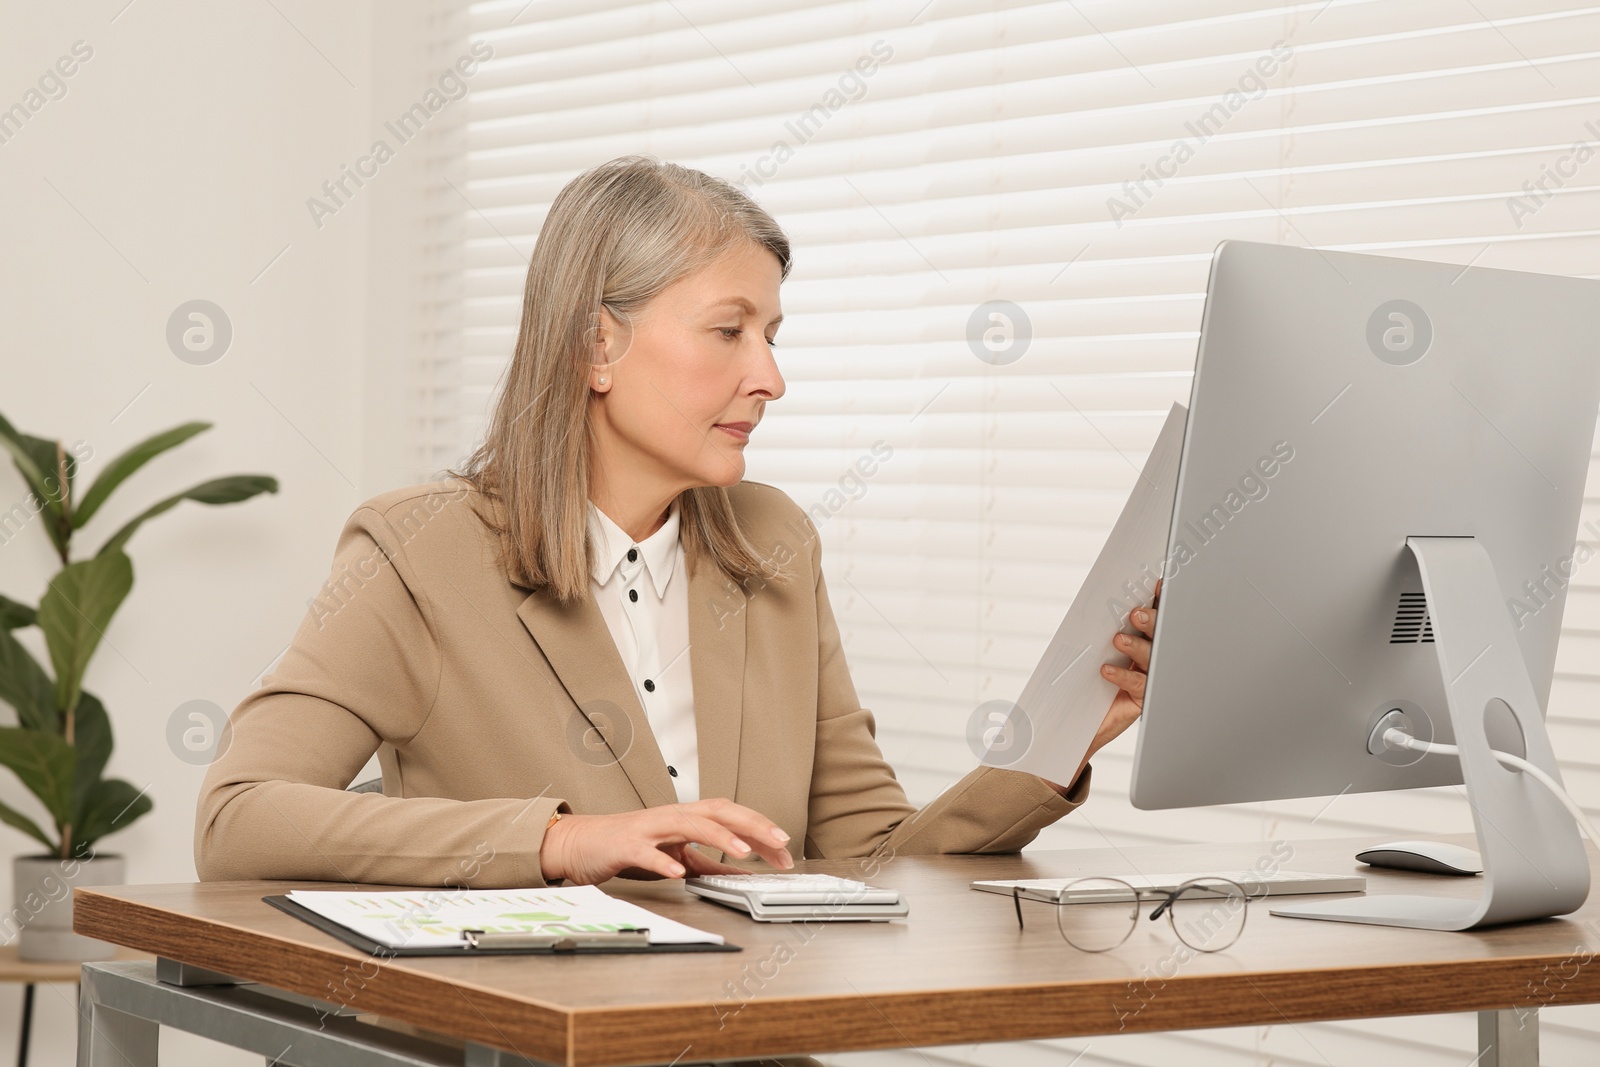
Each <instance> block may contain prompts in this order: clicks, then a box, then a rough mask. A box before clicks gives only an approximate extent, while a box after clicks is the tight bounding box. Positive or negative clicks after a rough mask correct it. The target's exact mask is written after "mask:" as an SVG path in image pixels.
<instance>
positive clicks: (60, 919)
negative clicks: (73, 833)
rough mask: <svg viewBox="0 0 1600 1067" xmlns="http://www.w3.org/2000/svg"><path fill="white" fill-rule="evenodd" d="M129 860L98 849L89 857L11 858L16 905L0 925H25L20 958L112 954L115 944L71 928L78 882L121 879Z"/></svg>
mask: <svg viewBox="0 0 1600 1067" xmlns="http://www.w3.org/2000/svg"><path fill="white" fill-rule="evenodd" d="M125 868H126V861H125V860H124V858H123V857H122V856H118V855H107V854H104V853H97V854H95V855H92V856H90V857H89V858H87V859H74V860H64V859H60V858H59V857H56V856H18V857H16V858H15V859H13V860H12V861H11V878H12V881H11V891H12V901H13V905H12V909H11V913H10V914H9V915H8V916H5V918H4V920H3V921H0V925H4V926H9V927H11V928H12V929H16V928H19V927H20V929H21V934H20V936H19V937H18V940H17V956H18V958H19V959H24V960H36V961H52V962H82V961H87V960H108V959H111V957H112V956H113V955H115V953H116V951H117V946H115V945H113V944H111V942H109V941H99V940H96V939H95V938H92V937H84V936H83V935H81V934H75V933H73V932H72V890H73V887H74V886H98V885H121V884H122V883H123V879H124V870H125Z"/></svg>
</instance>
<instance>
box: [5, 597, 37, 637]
mask: <svg viewBox="0 0 1600 1067" xmlns="http://www.w3.org/2000/svg"><path fill="white" fill-rule="evenodd" d="M33 619H34V610H33V609H32V608H30V607H28V605H26V604H23V603H21V602H19V601H16V600H12V599H11V598H10V597H4V596H0V630H20V629H22V628H23V627H24V626H32V625H33Z"/></svg>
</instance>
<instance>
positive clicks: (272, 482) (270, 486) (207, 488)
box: [100, 474, 278, 555]
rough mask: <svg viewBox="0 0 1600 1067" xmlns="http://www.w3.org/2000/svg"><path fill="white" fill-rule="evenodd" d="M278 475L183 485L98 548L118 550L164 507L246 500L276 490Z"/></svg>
mask: <svg viewBox="0 0 1600 1067" xmlns="http://www.w3.org/2000/svg"><path fill="white" fill-rule="evenodd" d="M277 491H278V479H276V478H273V477H271V476H270V475H266V474H235V475H232V476H230V477H227V478H217V479H215V480H213V481H209V482H201V483H200V484H199V485H197V486H194V487H193V488H191V489H185V490H184V491H183V492H181V493H179V494H177V495H176V496H169V497H167V499H165V500H163V501H161V502H160V503H159V504H155V505H152V506H151V507H149V508H147V509H146V510H145V511H144V512H143V513H142V514H140V515H138V516H136V517H134V518H133V519H130V520H129V521H128V523H127V525H125V526H123V527H122V529H120V530H118V531H117V532H116V533H115V534H113V535H112V537H111V540H109V541H107V542H106V543H105V547H103V548H101V549H100V554H101V555H104V554H106V553H107V552H116V551H120V550H121V549H122V547H123V546H124V545H126V544H127V543H128V538H130V537H132V536H133V534H134V531H135V530H137V529H138V528H139V527H140V526H142V525H143V524H144V522H145V520H147V519H153V518H155V517H156V516H157V515H160V514H161V513H162V512H164V511H168V510H170V509H172V508H174V507H177V506H178V504H180V503H182V502H183V501H185V500H193V501H194V502H195V503H197V504H237V503H239V502H240V501H241V500H249V499H250V498H251V497H253V496H256V495H258V494H261V493H276V492H277Z"/></svg>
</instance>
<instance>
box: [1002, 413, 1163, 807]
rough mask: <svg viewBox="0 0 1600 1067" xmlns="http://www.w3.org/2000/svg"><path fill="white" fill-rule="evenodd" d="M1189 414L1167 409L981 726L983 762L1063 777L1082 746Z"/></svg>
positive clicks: (1100, 701)
mask: <svg viewBox="0 0 1600 1067" xmlns="http://www.w3.org/2000/svg"><path fill="white" fill-rule="evenodd" d="M1188 415H1189V412H1188V409H1187V408H1185V407H1184V406H1183V405H1182V404H1173V405H1172V409H1171V410H1170V411H1168V412H1167V421H1166V423H1165V425H1163V426H1162V427H1161V432H1160V434H1158V435H1157V436H1156V443H1155V445H1154V447H1152V448H1151V449H1150V455H1149V456H1148V457H1147V458H1146V459H1145V463H1144V470H1142V471H1140V472H1139V477H1138V478H1137V479H1136V480H1135V481H1134V483H1133V490H1132V492H1130V493H1129V494H1128V502H1127V503H1126V504H1124V505H1123V507H1122V514H1121V515H1120V516H1119V517H1118V518H1117V523H1116V525H1115V526H1113V527H1112V528H1111V536H1110V537H1109V538H1107V539H1106V543H1105V546H1104V547H1103V548H1101V549H1100V555H1099V557H1098V558H1096V559H1095V561H1094V566H1092V567H1090V568H1089V574H1088V577H1086V578H1084V580H1083V585H1081V586H1080V587H1079V588H1078V595H1077V596H1075V597H1073V599H1072V606H1071V607H1069V608H1067V615H1066V618H1064V619H1062V620H1061V626H1060V628H1059V629H1057V630H1056V635H1055V637H1053V638H1051V640H1050V644H1049V646H1048V647H1047V648H1046V649H1045V651H1044V655H1043V656H1042V657H1040V659H1039V664H1038V666H1036V667H1035V668H1034V669H1033V676H1032V677H1030V678H1029V679H1028V684H1027V685H1026V686H1024V687H1023V689H1022V695H1021V696H1020V697H1018V698H1017V701H1016V703H1015V704H1013V705H1011V707H1010V708H1008V709H1002V708H995V709H994V711H993V714H992V719H991V721H989V722H988V723H984V724H981V725H980V729H981V733H980V734H979V737H978V740H979V742H980V743H981V744H982V745H983V748H984V752H983V756H982V762H983V763H984V764H986V765H987V766H990V767H1009V768H1010V769H1012V770H1018V771H1027V772H1029V773H1030V774H1037V775H1039V776H1040V777H1041V778H1046V779H1048V780H1050V781H1052V782H1061V783H1062V784H1066V783H1068V782H1070V781H1071V780H1072V776H1073V774H1074V773H1075V772H1076V771H1077V769H1078V764H1079V763H1081V762H1082V761H1083V754H1084V753H1085V752H1087V751H1089V743H1090V742H1091V741H1093V740H1094V734H1095V730H1096V729H1098V728H1099V726H1100V721H1101V720H1102V719H1104V718H1105V714H1106V711H1107V709H1109V708H1110V707H1111V700H1112V698H1113V697H1114V696H1116V694H1117V686H1116V683H1114V682H1110V681H1107V680H1106V677H1105V676H1104V675H1102V674H1101V673H1100V665H1101V664H1102V663H1115V664H1121V665H1124V666H1126V665H1127V664H1128V662H1129V660H1128V657H1127V656H1125V655H1123V654H1122V653H1121V652H1119V651H1117V648H1116V646H1115V645H1113V644H1112V643H1111V638H1112V635H1113V634H1115V633H1117V632H1119V631H1120V632H1122V633H1133V632H1134V628H1133V626H1132V624H1131V623H1130V622H1129V621H1128V613H1129V612H1130V611H1132V610H1133V609H1134V608H1136V607H1148V606H1149V604H1150V602H1151V600H1152V599H1153V594H1154V591H1155V583H1156V579H1157V578H1159V577H1161V574H1162V567H1163V565H1164V564H1165V557H1166V549H1167V536H1168V534H1169V533H1170V531H1171V525H1172V508H1173V503H1174V501H1175V500H1176V499H1177V487H1178V456H1179V454H1180V453H1181V452H1182V450H1183V429H1184V424H1185V423H1186V421H1187V420H1188Z"/></svg>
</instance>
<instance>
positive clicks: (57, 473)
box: [17, 433, 78, 515]
mask: <svg viewBox="0 0 1600 1067" xmlns="http://www.w3.org/2000/svg"><path fill="white" fill-rule="evenodd" d="M17 437H18V438H20V439H21V441H22V445H23V447H24V448H26V449H27V450H28V453H29V455H31V456H33V462H34V463H35V464H36V465H37V466H38V468H39V471H40V473H42V474H43V475H44V485H45V489H46V490H47V491H48V495H47V496H46V498H45V502H46V503H47V504H49V505H50V506H51V510H52V511H53V513H54V514H57V515H59V514H61V499H62V497H63V496H65V497H68V498H70V497H71V496H72V480H73V478H75V477H76V476H77V473H78V457H77V456H74V455H73V454H72V453H71V452H68V451H66V449H65V448H63V447H62V446H61V443H60V442H58V441H51V440H49V439H48V438H44V437H35V436H33V435H32V434H26V433H19V434H17ZM58 448H60V449H61V454H60V455H59V456H57V454H56V450H57V449H58ZM63 460H64V461H65V463H66V467H67V471H66V486H65V490H63V487H62V481H61V461H63Z"/></svg>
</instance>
